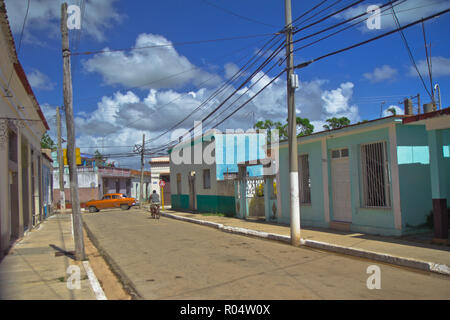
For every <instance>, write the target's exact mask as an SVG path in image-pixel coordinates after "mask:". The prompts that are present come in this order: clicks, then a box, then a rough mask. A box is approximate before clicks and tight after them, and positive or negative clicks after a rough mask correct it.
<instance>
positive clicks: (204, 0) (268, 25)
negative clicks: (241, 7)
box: [201, 0, 277, 28]
mask: <svg viewBox="0 0 450 320" xmlns="http://www.w3.org/2000/svg"><path fill="white" fill-rule="evenodd" d="M201 1H202V2H204V3H206V4H207V5H209V6H211V7H214V8H216V9H219V10H221V11H223V12H226V13H228V14H230V15H232V16H235V17H238V18H240V19H243V20H247V21H250V22H254V23H258V24H261V25H264V26H267V27H271V28H272V27H273V28H277V26H274V25H273V24H268V23H265V22H261V21H258V20H255V19H253V18H249V17H246V16H243V15H240V14H237V13H235V12H233V11H231V10H228V9H226V8H223V7H220V6H218V5H216V4H214V3H212V2H210V1H207V0H201Z"/></svg>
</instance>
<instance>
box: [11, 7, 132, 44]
mask: <svg viewBox="0 0 450 320" xmlns="http://www.w3.org/2000/svg"><path fill="white" fill-rule="evenodd" d="M116 2H117V0H95V1H85V11H84V12H85V14H84V20H82V22H81V23H82V29H83V34H86V35H89V36H90V37H91V38H93V39H95V40H97V41H104V40H105V35H104V31H105V30H106V29H109V28H111V27H112V26H113V24H115V23H117V22H120V21H121V20H122V18H123V15H122V14H119V13H118V12H117V11H116V8H114V4H115V3H116ZM61 3H62V1H60V0H33V1H31V2H30V8H29V10H28V17H27V22H26V28H25V32H24V40H25V41H32V42H39V43H42V35H43V34H48V35H49V36H50V37H52V36H55V35H59V33H60V19H61ZM67 3H68V5H71V4H75V5H77V4H78V3H79V1H75V0H68V1H67ZM6 7H7V11H8V17H9V23H10V25H11V30H12V31H13V33H15V34H17V33H20V32H21V30H22V25H23V21H24V17H25V14H26V9H27V0H6Z"/></svg>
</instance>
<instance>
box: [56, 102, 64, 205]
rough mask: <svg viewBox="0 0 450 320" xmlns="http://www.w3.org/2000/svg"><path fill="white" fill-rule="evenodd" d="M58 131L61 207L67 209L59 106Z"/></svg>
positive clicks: (57, 110)
mask: <svg viewBox="0 0 450 320" xmlns="http://www.w3.org/2000/svg"><path fill="white" fill-rule="evenodd" d="M56 132H57V134H58V151H57V152H58V164H59V194H60V209H61V211H64V210H66V194H65V191H64V159H63V150H62V147H61V113H60V111H59V107H56Z"/></svg>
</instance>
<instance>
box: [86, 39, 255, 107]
mask: <svg viewBox="0 0 450 320" xmlns="http://www.w3.org/2000/svg"><path fill="white" fill-rule="evenodd" d="M260 42H261V41H258V42H255V43H253V44H251V45H246V46H245V47H242V48H239V49H237V50H234V51H232V52H230V53H227V54H225V55H221V56H219V57H217V58H214V59H221V58H225V57H229V56H231V55H234V54H235V53H238V52H240V51H243V50H245V49H247V48H249V47H251V46H253V45H255V44H257V43H260ZM240 60H241V59H240ZM240 60H238V61H240ZM197 69H201V67H200V66H198V67H193V68H191V69H187V70H184V71H181V72H177V73H174V74H171V75H168V76H166V77H163V78H159V79H156V80H153V81H150V82H146V83H143V84H140V85H138V86H135V87H130V88H127V90H133V89H139V88H142V87H146V86H150V85H152V84H156V83H160V82H163V81H164V80H168V79H171V78H175V77H177V76H179V75H182V74H185V73H187V72H190V71H193V70H197ZM213 78H214V77H211V78H210V79H213ZM206 82H208V81H205V82H202V83H201V84H204V83H206ZM201 84H200V85H201ZM111 92H112V93H114V92H113V91H111ZM103 96H104V95H101V96H91V97H88V98H84V99H78V100H77V101H85V100H90V99H97V98H101V97H103Z"/></svg>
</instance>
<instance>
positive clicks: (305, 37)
mask: <svg viewBox="0 0 450 320" xmlns="http://www.w3.org/2000/svg"><path fill="white" fill-rule="evenodd" d="M398 1H400V0H393V1H389V2H387V3H385V4H383V5H382V6H380V9H381V8H384V7H386V6H388V5H393V4H394V3H396V2H398ZM405 1H406V0H402V1H400V2H399V3H396V4H395V5H400V4H402V3H404V2H405ZM385 10H386V9H385ZM365 15H368V12H363V13H361V14H358V15H356V16H353V17H351V18H349V19H347V20H344V21H342V22H339V23H336V24H334V25H332V26H329V27H327V28H325V29H322V30H319V31H317V32H315V33H312V34H309V35H307V36H304V37H302V38H300V39H296V40H294V41H292V43H297V42H300V41H303V40H306V39H308V38H311V37H314V36H316V35H319V34H321V33H323V32H326V31H329V30H331V29H334V28H336V27H339V26H341V25H343V24H346V23H348V22H351V21H353V20H356V19H358V18H360V17H362V16H365ZM368 18H369V17H367V18H366V19H363V20H360V21H358V22H357V23H355V24H352V25H349V26H347V27H346V28H343V29H340V30H339V32H341V31H344V30H346V29H348V28H350V27H353V26H354V25H356V24H359V23H361V22H363V21H366V20H367V19H368ZM339 32H336V33H333V34H332V35H334V34H337V33H339ZM329 36H330V35H329ZM329 36H327V37H325V38H322V39H321V40H323V39H326V38H328V37H329Z"/></svg>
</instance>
